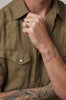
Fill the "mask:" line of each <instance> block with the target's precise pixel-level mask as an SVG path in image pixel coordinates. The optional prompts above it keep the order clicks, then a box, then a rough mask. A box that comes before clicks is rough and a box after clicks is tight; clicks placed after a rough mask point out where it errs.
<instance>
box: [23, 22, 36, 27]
mask: <svg viewBox="0 0 66 100" xmlns="http://www.w3.org/2000/svg"><path fill="white" fill-rule="evenodd" d="M36 26H37V25H36V23H35V22H28V23H27V22H23V23H22V27H23V28H30V27H36Z"/></svg>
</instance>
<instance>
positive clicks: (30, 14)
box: [26, 13, 41, 18]
mask: <svg viewBox="0 0 66 100" xmlns="http://www.w3.org/2000/svg"><path fill="white" fill-rule="evenodd" d="M26 18H41V17H40V16H39V15H37V14H34V13H29V14H28V15H27V17H26Z"/></svg>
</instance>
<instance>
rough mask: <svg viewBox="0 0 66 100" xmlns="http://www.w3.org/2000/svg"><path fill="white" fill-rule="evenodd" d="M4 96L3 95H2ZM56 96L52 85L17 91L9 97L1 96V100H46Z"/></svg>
mask: <svg viewBox="0 0 66 100" xmlns="http://www.w3.org/2000/svg"><path fill="white" fill-rule="evenodd" d="M1 95H2V94H1ZM54 96H56V95H55V93H54V91H53V88H52V85H51V84H49V85H48V86H46V87H42V88H35V89H24V90H17V91H14V93H10V94H9V95H5V96H3V97H2V96H0V100H46V99H48V98H52V97H54Z"/></svg>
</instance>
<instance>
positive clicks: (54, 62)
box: [41, 42, 66, 100]
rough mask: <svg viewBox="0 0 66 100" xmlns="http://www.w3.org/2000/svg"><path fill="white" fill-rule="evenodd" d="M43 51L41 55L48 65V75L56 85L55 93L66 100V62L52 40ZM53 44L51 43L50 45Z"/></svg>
mask: <svg viewBox="0 0 66 100" xmlns="http://www.w3.org/2000/svg"><path fill="white" fill-rule="evenodd" d="M47 44H48V45H49V46H47V47H46V48H44V49H43V47H42V51H41V55H42V58H43V61H44V64H45V66H46V69H47V72H48V75H49V77H50V80H51V82H52V85H53V87H54V90H55V93H56V94H57V95H58V96H59V97H60V98H62V99H63V100H66V78H65V76H66V64H65V63H64V61H63V60H62V58H61V56H60V54H59V53H58V50H57V49H56V47H55V46H54V45H53V43H52V42H48V43H47ZM50 44H51V45H50Z"/></svg>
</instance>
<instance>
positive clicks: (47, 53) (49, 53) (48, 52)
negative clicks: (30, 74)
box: [40, 45, 57, 62]
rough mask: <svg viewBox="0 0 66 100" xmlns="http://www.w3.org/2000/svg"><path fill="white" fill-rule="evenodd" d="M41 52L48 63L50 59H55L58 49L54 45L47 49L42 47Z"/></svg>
mask: <svg viewBox="0 0 66 100" xmlns="http://www.w3.org/2000/svg"><path fill="white" fill-rule="evenodd" d="M40 52H41V55H42V58H43V61H44V62H48V61H49V60H50V59H52V58H53V57H55V55H56V52H57V48H56V47H55V46H54V45H50V46H47V47H42V48H41V51H40Z"/></svg>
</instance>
